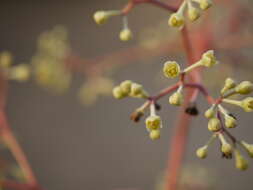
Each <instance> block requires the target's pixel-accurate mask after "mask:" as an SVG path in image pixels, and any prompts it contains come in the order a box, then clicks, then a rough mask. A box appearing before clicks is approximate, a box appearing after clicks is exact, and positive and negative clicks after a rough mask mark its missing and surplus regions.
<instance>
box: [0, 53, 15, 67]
mask: <svg viewBox="0 0 253 190" xmlns="http://www.w3.org/2000/svg"><path fill="white" fill-rule="evenodd" d="M12 59H13V58H12V55H11V53H10V52H8V51H4V52H1V53H0V66H1V67H4V68H7V67H9V66H10V65H11V64H12Z"/></svg>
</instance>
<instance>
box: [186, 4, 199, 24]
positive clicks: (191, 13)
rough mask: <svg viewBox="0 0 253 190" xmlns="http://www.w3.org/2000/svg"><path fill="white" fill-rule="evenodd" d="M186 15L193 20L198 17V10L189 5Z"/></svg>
mask: <svg viewBox="0 0 253 190" xmlns="http://www.w3.org/2000/svg"><path fill="white" fill-rule="evenodd" d="M188 17H189V19H190V20H191V21H192V22H193V21H195V20H197V19H198V18H199V17H200V11H199V10H198V9H197V8H195V7H190V8H189V9H188Z"/></svg>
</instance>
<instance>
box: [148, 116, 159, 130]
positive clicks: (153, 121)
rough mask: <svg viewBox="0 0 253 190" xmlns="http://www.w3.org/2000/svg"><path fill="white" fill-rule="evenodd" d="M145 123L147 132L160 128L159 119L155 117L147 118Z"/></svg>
mask: <svg viewBox="0 0 253 190" xmlns="http://www.w3.org/2000/svg"><path fill="white" fill-rule="evenodd" d="M145 123H146V128H147V129H148V130H154V129H159V128H160V127H161V118H160V117H159V116H157V115H151V116H149V117H147V119H146V121H145Z"/></svg>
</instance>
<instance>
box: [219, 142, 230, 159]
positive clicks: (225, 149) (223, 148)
mask: <svg viewBox="0 0 253 190" xmlns="http://www.w3.org/2000/svg"><path fill="white" fill-rule="evenodd" d="M221 152H223V153H224V154H225V155H227V156H229V155H231V154H232V153H233V147H232V146H231V145H230V144H228V143H224V144H222V145H221Z"/></svg>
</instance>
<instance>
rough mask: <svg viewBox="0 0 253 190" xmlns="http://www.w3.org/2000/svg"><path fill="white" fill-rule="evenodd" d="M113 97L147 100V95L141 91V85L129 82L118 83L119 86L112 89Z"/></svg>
mask: <svg viewBox="0 0 253 190" xmlns="http://www.w3.org/2000/svg"><path fill="white" fill-rule="evenodd" d="M113 96H114V97H115V98H117V99H122V98H125V97H128V96H129V97H133V98H147V97H148V93H147V92H146V91H145V90H144V89H143V86H142V85H140V84H138V83H134V82H132V81H131V80H126V81H123V82H122V83H120V85H119V86H116V87H114V88H113Z"/></svg>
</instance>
